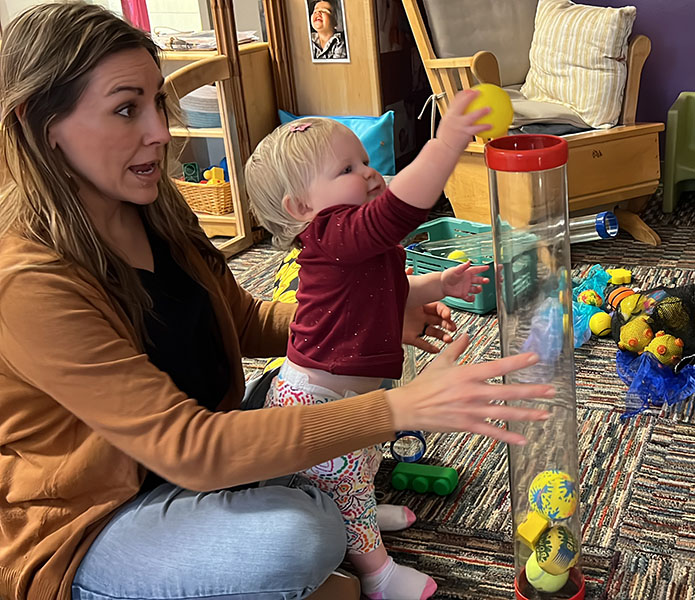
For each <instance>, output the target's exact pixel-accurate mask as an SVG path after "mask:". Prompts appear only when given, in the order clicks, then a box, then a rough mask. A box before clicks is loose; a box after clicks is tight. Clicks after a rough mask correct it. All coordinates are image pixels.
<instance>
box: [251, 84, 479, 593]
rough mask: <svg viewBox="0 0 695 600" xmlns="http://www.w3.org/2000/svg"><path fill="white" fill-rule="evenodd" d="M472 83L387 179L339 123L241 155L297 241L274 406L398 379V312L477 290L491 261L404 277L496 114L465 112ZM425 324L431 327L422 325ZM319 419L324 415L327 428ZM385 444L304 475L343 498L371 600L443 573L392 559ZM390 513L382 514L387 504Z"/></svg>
mask: <svg viewBox="0 0 695 600" xmlns="http://www.w3.org/2000/svg"><path fill="white" fill-rule="evenodd" d="M475 97H476V92H472V91H470V90H469V91H466V92H461V93H460V94H458V95H457V96H456V97H455V98H454V100H453V101H452V103H451V106H450V107H449V110H448V111H447V113H446V114H445V115H444V117H443V118H442V120H441V123H440V125H439V128H438V130H437V134H436V137H435V138H434V139H432V140H430V141H429V142H427V144H426V145H425V147H424V148H423V149H422V151H421V152H420V153H419V154H418V156H417V157H416V158H415V160H413V162H412V163H411V164H410V165H408V166H407V167H406V168H405V169H403V170H402V171H401V172H399V173H398V174H397V175H396V176H395V177H394V178H393V180H392V181H391V183H390V185H389V187H386V185H385V183H384V179H383V178H382V177H381V175H380V174H379V173H378V172H377V171H375V170H374V169H373V168H371V167H370V166H369V159H368V156H367V153H366V151H365V149H364V147H363V146H362V144H361V143H360V141H359V140H358V139H357V137H356V136H355V135H354V134H353V133H352V132H351V131H350V130H349V129H348V128H346V127H345V126H343V125H341V124H340V123H338V122H336V121H333V120H330V119H322V118H313V117H310V118H304V119H300V120H297V121H293V122H291V123H289V124H286V125H283V126H281V127H279V128H278V129H276V130H275V131H274V132H272V133H271V134H270V135H268V136H267V137H266V138H265V139H264V140H263V141H262V142H261V143H260V144H259V145H258V147H257V148H256V150H255V152H254V153H253V155H252V156H251V157H250V158H249V161H248V163H247V165H246V170H245V174H246V185H247V190H248V193H249V197H250V199H251V206H252V209H253V211H254V213H255V214H256V216H257V218H258V220H259V222H260V223H261V225H263V226H264V227H265V228H266V229H267V230H268V231H270V232H271V233H272V234H273V241H274V242H275V243H276V245H278V246H280V247H282V248H289V247H291V246H299V247H301V249H302V250H301V253H300V254H299V257H298V259H297V261H298V263H299V264H300V266H301V270H300V278H299V288H298V290H297V302H298V307H297V313H296V316H295V319H294V322H293V323H292V325H291V328H290V338H289V342H288V347H287V360H286V361H285V363H284V364H283V366H282V368H281V370H280V373H279V374H278V376H277V377H276V378H275V381H274V382H273V384H272V386H271V389H270V391H269V393H268V397H267V398H266V406H268V407H269V406H289V405H292V404H318V403H323V402H331V401H334V400H337V399H340V398H344V397H347V396H353V395H357V394H363V393H367V392H369V391H372V390H375V389H377V388H378V387H379V386H380V385H381V383H382V380H383V379H384V378H392V379H398V378H399V377H400V376H401V369H402V364H403V351H402V346H401V337H402V331H403V315H404V311H405V310H406V308H408V307H410V306H413V307H415V306H422V305H423V304H426V303H428V302H432V301H435V300H440V299H441V298H443V297H444V296H455V297H458V298H463V299H464V300H467V301H471V300H473V295H474V294H477V293H479V292H480V291H481V287H480V286H481V284H483V283H486V282H487V281H488V280H487V279H486V278H484V277H481V276H479V274H480V273H481V272H483V271H485V270H486V269H487V267H472V266H471V265H470V262H469V263H465V264H462V265H460V266H456V267H452V268H450V269H447V270H445V271H443V272H434V273H429V274H427V275H422V276H417V277H412V276H411V277H407V276H406V274H405V251H404V250H403V248H402V247H401V246H400V245H399V243H400V241H401V240H402V239H403V238H404V237H405V236H406V235H407V234H408V233H410V232H411V231H412V230H413V229H415V228H416V227H417V226H418V225H420V224H421V223H422V222H424V221H425V220H426V219H427V216H428V213H429V209H430V208H431V207H432V206H433V205H434V203H435V202H436V201H437V199H438V198H439V196H440V194H441V191H442V188H443V187H444V184H445V183H446V180H447V179H448V178H449V175H450V174H451V172H452V171H453V169H454V167H455V165H456V163H457V161H458V159H459V156H460V154H461V152H462V151H463V150H464V149H465V148H466V146H467V145H468V143H469V142H470V140H471V139H472V137H473V136H474V135H476V134H477V133H479V132H482V131H484V130H485V129H488V127H489V126H487V125H476V124H475V122H476V120H477V119H479V118H480V117H482V116H483V115H485V114H487V112H489V109H480V110H477V111H472V112H470V113H469V114H464V110H465V109H466V107H467V106H468V104H469V103H470V102H471V101H472V99H473V98H475ZM424 333H426V331H423V334H424ZM318 426H320V424H318ZM380 460H381V452H380V449H379V448H378V447H371V448H364V449H362V450H359V451H357V452H353V453H351V454H349V455H347V456H340V457H338V458H335V459H333V460H332V461H328V462H326V463H323V464H320V465H317V466H315V467H312V468H311V469H308V470H307V471H306V472H305V474H306V475H307V476H308V477H309V478H310V479H311V480H312V481H313V482H314V483H315V485H316V486H317V487H319V488H320V489H321V490H323V491H324V492H326V493H328V494H329V495H330V496H331V497H332V498H333V500H334V501H335V502H336V504H337V506H338V508H339V509H340V511H341V513H342V515H343V517H344V519H345V524H346V530H347V536H348V558H349V559H350V560H351V561H352V563H353V565H354V567H355V569H356V570H357V572H358V574H359V576H360V580H361V583H362V591H363V593H364V594H365V595H367V596H368V597H369V598H372V599H394V600H396V599H397V600H411V599H412V600H421V599H424V598H429V597H430V596H432V594H434V592H435V590H436V589H437V585H436V583H435V582H434V580H433V579H432V578H431V577H429V576H427V575H425V574H424V573H421V572H419V571H417V570H415V569H412V568H409V567H404V566H402V565H398V564H396V563H395V562H394V561H393V559H392V558H390V557H389V556H388V554H387V552H386V549H385V548H384V546H383V544H382V542H381V536H380V533H379V526H378V524H377V515H376V501H375V498H374V476H375V473H376V471H377V469H378V468H379V463H380ZM382 509H383V510H382ZM414 520H415V516H414V515H413V513H412V512H411V511H410V510H409V509H407V508H406V507H400V506H386V505H381V506H380V507H379V523H380V524H381V525H382V527H383V528H385V529H386V528H388V529H396V528H404V527H408V526H410V525H411V524H412V523H413V522H414Z"/></svg>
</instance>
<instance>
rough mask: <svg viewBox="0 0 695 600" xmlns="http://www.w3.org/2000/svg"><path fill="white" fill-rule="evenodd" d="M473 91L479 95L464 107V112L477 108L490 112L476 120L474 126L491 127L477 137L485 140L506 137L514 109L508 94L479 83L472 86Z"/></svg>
mask: <svg viewBox="0 0 695 600" xmlns="http://www.w3.org/2000/svg"><path fill="white" fill-rule="evenodd" d="M473 89H474V90H477V91H478V92H480V93H479V94H478V96H477V97H476V98H475V100H473V102H471V103H470V104H469V105H468V106H467V107H466V112H467V113H469V112H471V111H473V110H477V109H479V108H485V107H489V108H490V112H489V113H488V114H486V115H485V116H484V117H481V118H480V119H478V120H477V121H476V124H478V125H482V124H483V123H486V124H488V125H492V129H488V130H487V131H481V132H480V133H479V134H478V135H479V136H480V137H481V138H483V139H485V140H489V139H492V138H496V137H500V136H503V135H507V131H508V130H509V126H510V125H511V124H512V120H513V119H514V109H513V108H512V101H511V100H510V99H509V94H507V92H505V91H504V90H503V89H502V88H501V87H499V86H497V85H494V84H492V83H480V84H478V85H475V86H473Z"/></svg>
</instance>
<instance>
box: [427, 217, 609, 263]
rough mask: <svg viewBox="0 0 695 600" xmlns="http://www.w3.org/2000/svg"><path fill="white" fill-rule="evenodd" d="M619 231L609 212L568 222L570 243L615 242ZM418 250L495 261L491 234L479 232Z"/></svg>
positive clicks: (530, 228)
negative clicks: (459, 251)
mask: <svg viewBox="0 0 695 600" xmlns="http://www.w3.org/2000/svg"><path fill="white" fill-rule="evenodd" d="M538 227H540V228H544V227H545V225H536V226H532V227H529V233H533V232H534V230H535V229H537V228H538ZM618 229H619V228H618V219H617V218H616V216H615V215H614V214H613V213H612V212H610V211H603V212H600V213H597V214H595V215H587V216H582V217H573V218H571V219H570V220H569V230H570V243H571V244H577V243H580V242H589V241H591V240H600V239H604V240H606V239H613V238H614V237H615V236H616V235H618ZM419 248H421V249H422V250H424V251H425V252H429V253H430V254H434V255H437V256H446V255H447V254H449V253H450V252H453V251H454V250H462V251H463V252H465V253H466V255H467V256H468V257H469V258H471V260H473V261H474V262H475V259H476V258H479V259H485V258H489V259H492V255H493V246H492V232H483V233H476V234H471V235H467V236H462V237H455V238H448V239H445V240H437V241H434V242H420V243H419ZM474 257H475V258H474Z"/></svg>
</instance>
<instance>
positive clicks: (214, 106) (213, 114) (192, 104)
mask: <svg viewBox="0 0 695 600" xmlns="http://www.w3.org/2000/svg"><path fill="white" fill-rule="evenodd" d="M181 109H182V110H183V113H184V115H185V116H186V123H187V124H188V126H189V127H194V128H195V127H221V126H222V122H221V120H220V107H219V104H218V102H217V88H216V87H215V86H214V85H203V86H201V87H199V88H198V89H197V90H193V91H192V92H191V93H190V94H187V95H186V96H184V97H183V98H181Z"/></svg>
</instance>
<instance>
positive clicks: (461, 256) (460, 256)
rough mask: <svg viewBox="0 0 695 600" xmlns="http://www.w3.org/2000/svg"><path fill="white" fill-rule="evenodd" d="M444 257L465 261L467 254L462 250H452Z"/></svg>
mask: <svg viewBox="0 0 695 600" xmlns="http://www.w3.org/2000/svg"><path fill="white" fill-rule="evenodd" d="M446 257H447V258H450V259H451V260H460V261H461V262H466V261H467V260H468V255H467V254H466V253H465V252H464V251H463V250H452V251H451V252H449V254H447V255H446Z"/></svg>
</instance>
